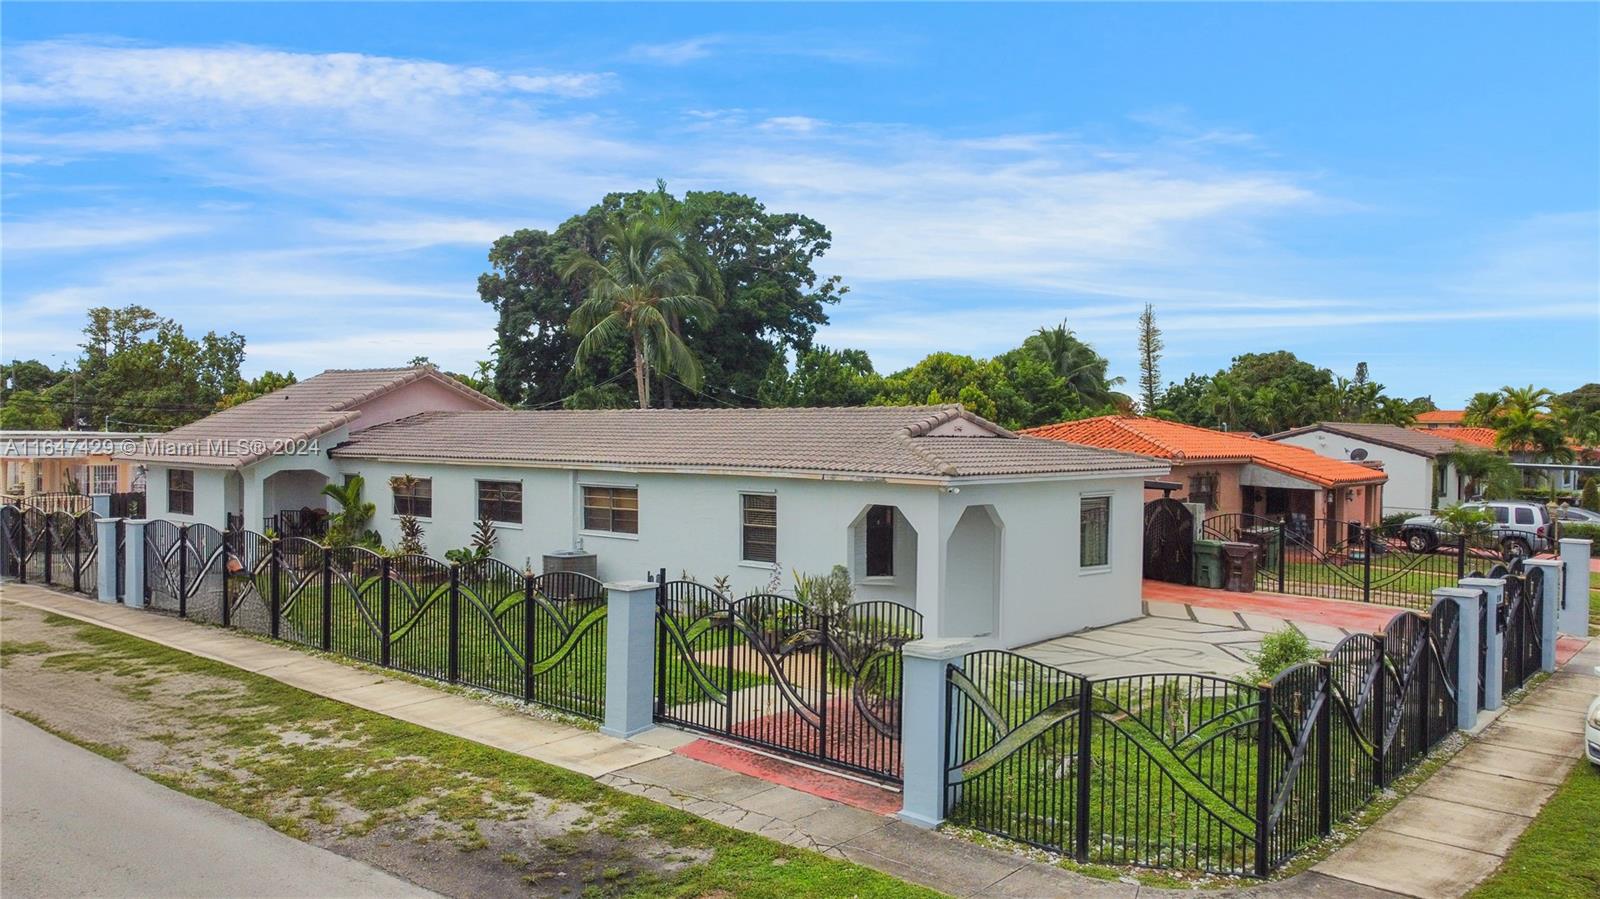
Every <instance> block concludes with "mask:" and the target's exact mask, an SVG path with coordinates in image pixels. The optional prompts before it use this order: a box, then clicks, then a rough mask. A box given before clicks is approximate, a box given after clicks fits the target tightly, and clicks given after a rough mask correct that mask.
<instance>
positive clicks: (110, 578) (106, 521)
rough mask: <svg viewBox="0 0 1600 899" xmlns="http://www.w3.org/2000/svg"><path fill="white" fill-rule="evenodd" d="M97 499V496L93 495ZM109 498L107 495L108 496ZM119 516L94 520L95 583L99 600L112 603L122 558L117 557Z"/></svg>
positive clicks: (114, 600) (114, 599) (115, 598)
mask: <svg viewBox="0 0 1600 899" xmlns="http://www.w3.org/2000/svg"><path fill="white" fill-rule="evenodd" d="M95 498H96V499H99V497H98V496H97V497H95ZM108 499H109V497H108ZM121 520H122V519H120V518H96V519H95V520H94V543H95V547H96V549H95V552H96V553H97V555H96V556H95V557H94V564H95V583H96V584H97V585H98V586H99V594H98V595H99V597H100V601H101V602H110V603H114V602H116V601H117V566H118V565H120V564H121V563H122V560H121V559H119V558H117V522H119V521H121Z"/></svg>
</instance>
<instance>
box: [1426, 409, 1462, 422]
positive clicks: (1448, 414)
mask: <svg viewBox="0 0 1600 899" xmlns="http://www.w3.org/2000/svg"><path fill="white" fill-rule="evenodd" d="M1466 420H1467V410H1465V409H1435V410H1433V411H1432V412H1422V413H1419V414H1418V415H1417V424H1419V425H1459V424H1461V423H1462V422H1465V421H1466Z"/></svg>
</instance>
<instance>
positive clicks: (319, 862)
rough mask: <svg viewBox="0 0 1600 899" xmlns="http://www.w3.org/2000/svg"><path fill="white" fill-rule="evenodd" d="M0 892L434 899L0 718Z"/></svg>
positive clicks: (17, 897)
mask: <svg viewBox="0 0 1600 899" xmlns="http://www.w3.org/2000/svg"><path fill="white" fill-rule="evenodd" d="M0 893H3V894H4V895H5V897H6V899H25V897H52V899H53V897H65V896H160V897H169V896H171V897H176V896H227V897H235V896H237V897H244V896H263V897H280V896H281V897H297V896H305V897H312V896H318V897H367V896H371V897H402V896H435V895H436V894H435V893H431V892H428V891H427V890H424V889H422V888H420V887H417V886H415V885H413V884H411V883H408V882H406V881H404V880H400V879H399V878H396V877H394V876H392V875H390V874H387V873H385V872H383V871H380V870H378V869H376V868H372V867H370V866H368V865H364V864H362V863H361V862H357V861H353V860H351V859H348V858H345V857H344V856H342V855H337V854H335V853H332V852H329V851H327V850H326V849H318V848H317V847H315V846H311V845H309V844H306V843H302V842H300V841H298V840H294V839H291V838H289V837H286V836H284V835H283V834H281V833H278V832H277V831H275V830H273V829H271V828H269V827H267V826H266V825H265V824H262V823H260V822H259V821H255V820H253V819H250V818H246V817H244V816H243V815H239V814H236V813H234V812H231V811H229V810H227V809H225V808H222V807H221V806H217V805H212V804H211V803H209V802H203V801H201V800H198V799H195V798H193V797H190V796H185V795H184V794H182V793H179V792H176V791H174V790H170V789H167V788H166V787H163V786H161V785H160V784H158V783H156V782H154V781H152V780H147V779H145V778H144V777H141V776H140V775H138V774H135V773H134V772H132V771H130V770H128V769H127V768H124V767H123V766H121V765H119V764H117V763H116V762H113V761H110V760H109V759H104V758H101V757H100V756H98V755H95V754H94V753H92V752H89V751H88V750H85V749H81V748H79V747H77V746H74V745H73V744H71V743H68V742H66V741H64V740H61V739H59V738H57V737H54V736H52V735H50V734H48V733H46V732H44V731H42V730H40V729H39V728H37V727H34V726H33V725H31V724H29V723H28V722H26V721H23V720H21V719H19V718H15V717H13V716H11V715H0Z"/></svg>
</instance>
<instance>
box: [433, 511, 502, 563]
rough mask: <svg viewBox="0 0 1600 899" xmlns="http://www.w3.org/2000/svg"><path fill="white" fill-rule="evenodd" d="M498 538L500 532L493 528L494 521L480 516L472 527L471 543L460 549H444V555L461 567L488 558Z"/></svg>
mask: <svg viewBox="0 0 1600 899" xmlns="http://www.w3.org/2000/svg"><path fill="white" fill-rule="evenodd" d="M499 540H500V534H499V532H497V531H496V530H495V529H494V522H493V521H490V520H489V519H488V518H487V517H485V518H480V519H478V523H477V525H476V526H474V527H473V529H472V543H471V544H470V545H468V546H464V547H462V548H461V549H451V550H446V551H445V554H444V557H445V559H446V560H448V561H451V562H455V563H457V564H459V565H461V566H463V567H466V566H470V565H473V564H475V563H477V562H482V561H484V560H485V559H487V558H489V556H490V555H491V554H492V553H493V552H494V545H495V544H496V543H497V542H499Z"/></svg>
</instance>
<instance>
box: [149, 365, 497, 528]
mask: <svg viewBox="0 0 1600 899" xmlns="http://www.w3.org/2000/svg"><path fill="white" fill-rule="evenodd" d="M503 408H505V407H504V406H502V405H500V404H499V403H497V402H495V401H494V400H492V399H490V398H488V397H486V396H484V395H483V394H481V393H479V392H478V391H476V390H473V389H472V388H470V387H467V386H466V385H464V384H462V383H461V382H459V381H457V380H455V379H454V378H451V377H449V376H447V375H443V374H440V373H439V371H438V370H437V369H435V368H433V367H432V366H417V367H413V368H385V369H359V370H333V371H326V372H323V373H322V374H320V375H318V376H316V377H314V378H310V379H308V380H305V381H301V382H299V383H298V384H294V385H291V386H289V387H285V388H283V389H282V390H278V391H275V392H273V393H270V394H268V395H266V396H263V397H259V398H257V399H254V400H251V401H249V402H247V403H241V404H240V405H238V406H234V407H233V408H231V409H224V410H222V411H221V412H217V413H214V414H212V415H209V416H207V417H205V418H203V419H201V420H199V421H196V422H192V423H190V424H187V425H184V426H183V427H181V428H176V429H174V430H171V431H168V432H167V433H165V434H162V435H160V436H158V437H154V438H150V439H146V440H144V441H143V442H142V443H141V444H140V445H139V446H138V447H137V448H136V449H135V450H134V451H132V452H128V453H118V454H117V459H118V460H120V461H125V462H133V463H139V464H142V465H143V466H145V468H146V472H147V473H146V477H145V492H146V495H147V499H148V503H149V512H148V514H149V516H150V517H151V518H165V519H169V520H172V521H178V522H186V523H187V522H204V523H206V524H209V525H212V526H213V527H216V528H218V529H221V528H224V527H226V526H227V525H228V524H230V523H232V524H236V525H238V524H242V525H243V526H244V527H247V528H249V529H250V530H256V531H261V530H266V529H269V528H270V529H273V530H276V531H277V532H278V533H280V534H289V533H293V532H294V531H295V530H296V528H297V527H299V526H300V523H301V522H302V520H304V519H306V518H311V517H317V516H318V513H322V512H323V511H324V510H326V509H327V508H328V503H329V502H330V501H329V500H328V499H327V498H326V497H324V496H323V495H322V488H323V487H324V486H326V485H327V484H329V483H336V482H339V481H342V479H343V478H344V472H343V471H341V470H340V469H339V467H338V466H337V465H335V464H334V462H333V461H332V460H331V459H330V458H329V457H328V450H329V449H331V448H332V447H333V446H334V445H336V444H338V443H340V442H341V441H344V440H346V439H348V438H349V437H350V435H352V434H357V433H360V432H361V431H362V430H363V429H365V428H370V427H373V426H375V425H381V424H386V423H388V422H391V421H394V420H395V419H397V418H405V417H407V416H410V415H415V414H417V413H419V412H426V411H436V410H474V409H503Z"/></svg>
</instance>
